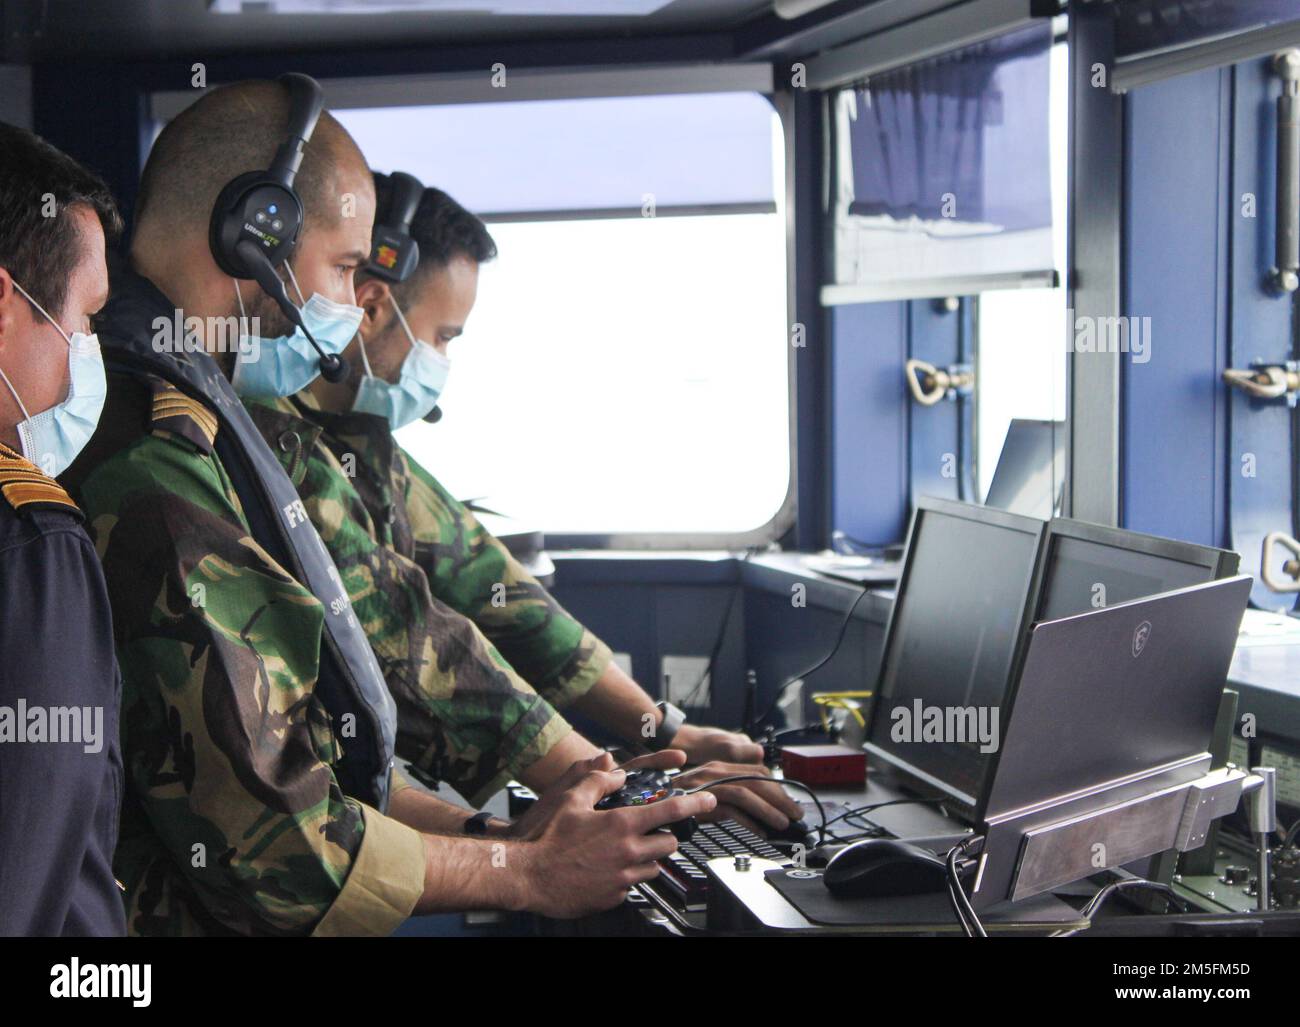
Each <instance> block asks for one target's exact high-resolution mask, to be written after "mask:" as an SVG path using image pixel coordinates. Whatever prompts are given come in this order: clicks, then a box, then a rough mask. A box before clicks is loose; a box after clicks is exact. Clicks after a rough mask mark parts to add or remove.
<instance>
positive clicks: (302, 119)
mask: <svg viewBox="0 0 1300 1027" xmlns="http://www.w3.org/2000/svg"><path fill="white" fill-rule="evenodd" d="M279 81H280V82H281V84H282V85H283V86H284V87H285V88H286V89H287V90H288V91H289V124H288V128H287V129H286V131H285V140H284V142H283V143H281V144H280V148H279V149H278V150H276V152H275V158H274V159H273V160H272V161H271V167H270V168H269V169H268V171H267V175H268V176H270V177H271V178H274V179H276V180H277V181H279V182H280V183H281V184H282V185H284V187H285V188H286V189H292V188H293V181H294V179H295V178H296V177H297V175H298V167H299V165H301V164H302V152H303V150H304V149H305V148H306V146H307V143H308V141H309V140H310V139H311V135H312V133H313V132H314V131H315V130H316V122H317V121H318V120H320V114H321V110H322V108H323V105H324V101H323V98H322V96H321V88H320V84H319V83H318V82H317V81H316V80H315V79H314V78H312V77H311V76H309V75H300V74H298V73H297V72H289V73H288V74H285V75H281V76H280V79H279Z"/></svg>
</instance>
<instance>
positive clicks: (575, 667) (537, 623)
mask: <svg viewBox="0 0 1300 1027" xmlns="http://www.w3.org/2000/svg"><path fill="white" fill-rule="evenodd" d="M397 463H398V464H399V468H398V474H399V476H400V478H401V479H402V482H401V484H402V488H403V492H404V495H405V499H406V502H405V507H406V511H405V512H406V516H407V518H408V519H409V522H410V531H411V535H412V538H413V541H414V549H415V558H416V560H417V561H418V562H419V563H420V565H421V566H422V567H424V568H425V570H426V571H427V572H428V575H429V580H430V582H431V585H432V587H433V589H434V592H435V594H436V595H437V596H438V598H440V599H441V600H443V602H445V603H447V605H449V606H451V607H453V608H454V609H456V610H459V611H460V612H461V613H463V614H465V616H467V617H470V618H472V619H473V620H474V623H476V624H478V625H479V627H481V628H482V629H483V633H484V634H485V635H487V637H488V638H490V639H491V640H492V641H493V642H494V643H495V644H496V646H497V647H498V648H499V649H500V650H501V651H502V653H504V654H505V656H506V659H508V660H509V661H510V662H511V663H512V664H513V665H514V666H515V668H516V669H517V670H518V671H519V672H520V673H521V674H522V675H523V676H524V677H525V678H527V679H528V680H529V681H530V682H531V683H532V685H533V687H534V688H536V689H537V690H538V691H539V692H541V693H542V695H544V696H546V698H547V699H548V700H550V701H551V702H552V703H553V704H554V705H555V706H557V707H560V708H561V709H563V708H564V707H565V706H567V705H569V704H570V703H572V702H573V701H574V700H575V699H577V698H579V697H580V696H582V695H584V694H585V693H586V692H587V691H588V690H589V689H590V688H591V687H592V686H593V685H594V684H595V683H596V680H597V679H598V678H599V677H600V676H601V674H603V673H604V671H605V667H606V666H607V665H608V664H609V661H610V659H611V653H610V650H609V647H608V646H607V645H606V644H605V643H604V642H602V641H601V640H600V639H599V638H597V637H596V636H595V635H594V634H593V633H592V632H591V631H589V630H587V629H586V628H585V627H584V626H583V625H582V624H580V623H579V622H578V621H577V620H575V619H574V617H573V616H572V615H570V614H569V613H568V611H566V610H565V609H564V607H562V606H561V605H560V604H559V603H558V602H556V601H555V597H554V596H552V595H551V594H550V592H548V591H547V590H546V589H545V588H544V587H543V586H542V584H541V583H540V582H539V581H538V580H537V579H536V578H534V577H533V576H532V575H531V574H529V573H528V571H526V570H525V569H524V568H523V566H522V565H521V564H520V563H519V561H518V560H516V559H515V558H514V557H513V556H512V555H511V554H510V551H509V550H508V549H506V547H505V546H504V545H503V544H502V543H501V542H500V540H498V539H497V538H495V537H494V536H493V535H492V534H491V533H490V532H489V531H487V529H485V528H484V527H483V525H482V524H480V523H479V521H478V518H477V517H475V516H474V514H473V512H472V511H470V510H469V509H468V508H467V507H466V506H465V505H464V504H463V503H461V502H459V501H458V500H456V499H454V498H452V496H451V494H450V493H449V492H447V490H446V489H444V488H443V487H442V485H440V484H439V483H438V481H437V480H436V479H435V478H434V477H433V475H431V474H430V473H429V472H428V471H426V470H425V469H424V468H423V467H421V466H420V465H419V464H417V463H416V462H415V461H414V460H412V459H411V458H410V457H409V456H406V455H405V454H402V453H400V452H399V455H398V460H397Z"/></svg>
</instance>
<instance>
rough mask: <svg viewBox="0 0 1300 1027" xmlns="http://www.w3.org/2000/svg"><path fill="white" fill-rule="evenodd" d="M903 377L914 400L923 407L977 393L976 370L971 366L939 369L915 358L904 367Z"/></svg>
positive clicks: (961, 365) (960, 365)
mask: <svg viewBox="0 0 1300 1027" xmlns="http://www.w3.org/2000/svg"><path fill="white" fill-rule="evenodd" d="M903 377H904V378H905V379H907V388H908V390H909V391H910V392H911V393H912V398H913V399H914V400H916V402H918V403H920V404H921V406H923V407H932V406H935V405H936V404H937V403H939V402H940V401H942V400H945V399H949V400H951V399H956V398H957V397H958V396H969V395H970V394H971V393H972V392H974V391H975V368H974V367H972V366H971V365H970V364H953V365H951V366H950V367H946V368H939V367H935V366H934V365H933V364H930V363H927V362H926V361H924V360H917V359H916V358H915V357H913V358H912V359H911V360H909V361H908V362H907V363H906V364H904V365H903Z"/></svg>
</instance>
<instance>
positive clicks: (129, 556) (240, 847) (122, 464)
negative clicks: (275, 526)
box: [80, 390, 424, 935]
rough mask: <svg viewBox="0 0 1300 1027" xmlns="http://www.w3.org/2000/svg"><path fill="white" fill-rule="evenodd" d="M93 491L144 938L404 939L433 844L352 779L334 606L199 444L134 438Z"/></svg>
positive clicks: (133, 926) (126, 855)
mask: <svg viewBox="0 0 1300 1027" xmlns="http://www.w3.org/2000/svg"><path fill="white" fill-rule="evenodd" d="M111 391H112V390H110V392H111ZM113 413H114V411H112V410H110V411H109V414H110V415H112V414H113ZM117 413H118V414H119V415H120V414H121V412H120V411H118V412H117ZM80 494H81V500H82V502H83V504H84V508H85V510H86V513H87V515H88V519H89V521H90V524H91V525H92V527H93V529H94V532H95V534H96V539H97V548H98V550H99V554H100V557H101V559H102V560H103V563H104V570H105V574H106V577H107V581H108V588H109V596H110V601H111V605H112V610H113V619H114V631H115V635H116V640H117V645H118V655H119V661H120V663H121V668H122V673H123V678H124V683H123V708H122V717H121V725H122V728H121V730H122V740H123V752H124V761H125V764H126V774H127V782H128V787H127V791H128V794H127V800H126V807H125V809H124V813H123V828H122V832H121V839H120V844H119V847H118V853H117V859H116V861H115V865H116V869H117V872H118V875H119V877H120V878H121V879H122V880H123V882H124V884H125V885H126V888H127V892H128V894H127V916H128V929H129V930H130V931H131V932H132V933H144V934H173V933H186V932H202V933H232V932H233V933H240V934H270V935H292V934H308V933H313V932H315V933H322V934H325V933H335V932H340V931H344V932H358V931H364V932H365V933H378V934H386V933H390V932H391V931H392V929H393V928H394V927H395V926H396V925H397V924H398V923H400V922H401V921H402V920H403V919H404V918H405V917H406V916H407V915H409V913H410V911H411V909H412V908H413V907H414V905H415V902H416V901H417V899H418V898H419V896H420V893H421V891H422V888H423V879H424V849H423V842H422V840H421V838H420V836H419V834H418V833H416V832H415V831H412V830H411V829H410V828H407V827H404V826H403V825H401V824H398V823H397V822H396V821H393V820H391V819H390V818H387V817H385V816H383V815H382V814H380V813H378V812H377V811H376V810H374V809H371V808H368V807H366V806H364V805H363V804H361V803H358V802H357V801H355V800H353V799H350V798H348V797H347V796H345V795H343V794H342V792H341V790H340V788H339V785H338V782H337V781H336V779H335V776H334V773H333V771H332V769H331V764H332V762H333V761H335V760H336V759H337V757H338V755H339V753H340V751H341V750H340V744H341V743H340V739H339V738H338V737H337V736H336V734H335V731H334V728H333V725H332V724H331V719H330V717H329V715H328V713H327V712H326V710H325V708H324V706H323V704H322V703H321V702H320V701H319V700H318V698H317V697H316V696H315V694H314V692H313V689H314V685H315V681H316V675H317V667H318V660H319V655H320V646H321V633H322V630H323V623H324V613H323V610H322V609H321V606H320V603H319V602H318V601H317V599H316V598H315V597H314V596H313V595H311V593H309V592H308V591H307V590H306V589H305V588H303V587H302V586H301V585H299V584H298V583H297V582H296V581H295V580H294V579H293V578H292V577H291V576H290V575H289V574H288V573H286V572H285V571H284V570H283V569H282V568H281V567H280V566H279V565H277V564H276V562H275V561H274V560H273V559H272V558H271V557H270V556H269V555H268V554H267V553H266V552H265V551H264V550H262V549H261V548H260V547H259V546H258V545H257V544H256V543H255V542H254V541H253V540H252V539H251V538H250V537H249V530H248V526H247V523H246V522H245V520H244V517H243V514H242V512H241V509H240V506H239V502H238V499H237V497H236V496H235V495H234V492H233V489H232V488H231V484H230V481H229V479H228V478H227V477H226V475H225V472H224V470H223V469H222V467H221V465H220V462H219V460H218V459H217V458H216V457H215V456H214V455H213V454H211V453H210V452H205V451H203V450H202V448H196V447H195V446H193V445H191V444H190V443H189V442H187V441H186V440H184V439H183V438H180V437H175V436H172V435H171V434H170V433H168V432H165V431H155V433H154V434H151V435H144V436H142V437H139V438H137V439H135V441H133V442H130V443H128V444H127V445H125V446H123V447H122V448H120V449H118V450H117V451H116V452H113V453H111V454H110V455H108V456H106V457H105V458H104V459H102V460H101V461H100V462H98V463H92V465H91V469H90V470H89V472H88V473H86V474H85V476H84V478H83V479H82V480H81V488H80Z"/></svg>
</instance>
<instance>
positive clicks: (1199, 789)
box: [974, 754, 1255, 906]
mask: <svg viewBox="0 0 1300 1027" xmlns="http://www.w3.org/2000/svg"><path fill="white" fill-rule="evenodd" d="M1208 763H1209V755H1208V754H1203V755H1202V756H1200V757H1196V758H1194V759H1193V760H1191V761H1184V762H1183V763H1180V764H1178V765H1176V766H1174V767H1167V768H1162V769H1161V770H1160V771H1158V772H1157V773H1155V774H1152V775H1146V776H1144V777H1143V778H1142V779H1141V780H1140V781H1133V780H1129V781H1124V782H1119V783H1116V784H1112V785H1109V786H1105V787H1102V788H1098V789H1093V790H1091V791H1089V792H1088V793H1086V794H1083V795H1076V796H1072V797H1070V798H1069V799H1068V800H1067V801H1066V802H1064V803H1060V804H1056V805H1054V806H1050V807H1045V808H1044V807H1040V808H1037V809H1032V810H1018V811H1014V812H1012V813H1009V814H1006V815H1005V816H1003V817H1000V818H998V820H997V822H996V823H992V822H991V823H989V824H988V834H987V840H986V842H985V848H984V855H983V856H982V862H981V867H980V870H979V872H978V874H977V878H976V885H975V896H974V898H976V899H977V900H978V901H977V903H976V904H977V905H980V906H987V905H989V904H991V903H993V902H997V901H999V900H1000V899H1003V898H1006V897H1010V898H1012V899H1013V900H1017V901H1018V900H1020V899H1024V898H1028V897H1029V896H1031V895H1037V894H1039V893H1041V892H1045V891H1049V890H1051V889H1052V888H1056V887H1059V886H1061V885H1064V884H1069V883H1071V882H1074V881H1079V880H1083V879H1084V878H1086V877H1089V876H1091V875H1092V874H1094V873H1097V872H1098V871H1100V870H1104V869H1111V868H1114V867H1117V866H1122V865H1124V864H1125V863H1130V862H1132V861H1133V860H1136V859H1140V858H1142V857H1144V856H1150V855H1154V854H1156V853H1158V852H1164V851H1166V850H1169V849H1173V850H1176V851H1179V852H1183V851H1186V850H1188V849H1194V848H1198V847H1200V846H1201V845H1204V844H1205V842H1206V839H1207V838H1208V836H1209V830H1210V825H1211V824H1212V823H1213V822H1214V821H1215V820H1217V819H1218V818H1219V817H1222V816H1226V815H1227V814H1228V813H1230V812H1232V811H1233V810H1234V809H1236V808H1237V805H1238V803H1239V802H1240V801H1241V796H1242V792H1243V790H1244V789H1245V788H1246V787H1247V786H1248V785H1250V784H1251V782H1253V781H1254V780H1255V779H1254V778H1253V777H1250V776H1248V775H1247V774H1245V773H1244V772H1243V771H1241V770H1238V769H1236V768H1235V767H1228V768H1223V769H1220V770H1215V771H1211V772H1209V773H1204V774H1201V775H1199V776H1197V777H1194V778H1191V779H1187V778H1186V776H1185V775H1186V774H1187V772H1188V771H1189V770H1191V769H1193V768H1195V767H1208ZM1179 778H1183V779H1182V780H1179ZM1135 787H1137V788H1140V791H1138V792H1136V793H1135V791H1134V789H1135ZM1013 851H1014V852H1016V853H1017V855H1016V857H1015V859H1014V864H1013V865H1012V860H1011V853H1012V852H1013ZM1008 868H1010V874H1009V875H1008V874H1007V871H1008Z"/></svg>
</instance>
